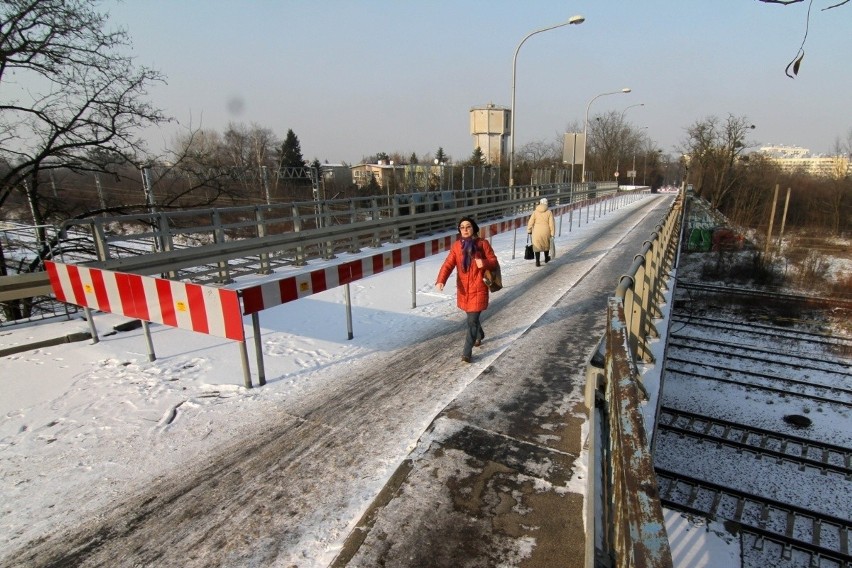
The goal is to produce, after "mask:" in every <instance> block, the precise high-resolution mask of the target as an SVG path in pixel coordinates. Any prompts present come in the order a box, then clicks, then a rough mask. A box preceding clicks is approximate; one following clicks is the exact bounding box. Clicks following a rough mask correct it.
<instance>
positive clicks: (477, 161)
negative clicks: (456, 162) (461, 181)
mask: <svg viewBox="0 0 852 568" xmlns="http://www.w3.org/2000/svg"><path fill="white" fill-rule="evenodd" d="M470 165H471V166H484V165H485V156H484V155H483V154H482V148H480V147H479V146H477V147H476V148H474V150H473V154H471V156H470Z"/></svg>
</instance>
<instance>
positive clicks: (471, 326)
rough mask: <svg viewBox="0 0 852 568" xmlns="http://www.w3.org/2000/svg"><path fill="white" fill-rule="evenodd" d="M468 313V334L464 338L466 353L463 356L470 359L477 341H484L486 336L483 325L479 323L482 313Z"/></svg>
mask: <svg viewBox="0 0 852 568" xmlns="http://www.w3.org/2000/svg"><path fill="white" fill-rule="evenodd" d="M466 313H467V333H466V334H465V338H464V351H463V352H462V355H464V356H465V357H468V358H469V357H470V356H471V355H472V354H473V344H474V343H475V342H476V340H477V339H482V337H483V336H484V335H485V334H484V333H483V332H482V325H480V323H479V315H480V314H481V313H482V312H466Z"/></svg>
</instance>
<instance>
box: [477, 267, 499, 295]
mask: <svg viewBox="0 0 852 568" xmlns="http://www.w3.org/2000/svg"><path fill="white" fill-rule="evenodd" d="M482 281H483V282H485V285H486V286H488V289H489V290H491V291H492V292H497V291H499V290H502V289H503V274H502V273H501V272H500V264H499V263H497V268H495V269H494V270H486V271H485V272H484V273H483V276H482Z"/></svg>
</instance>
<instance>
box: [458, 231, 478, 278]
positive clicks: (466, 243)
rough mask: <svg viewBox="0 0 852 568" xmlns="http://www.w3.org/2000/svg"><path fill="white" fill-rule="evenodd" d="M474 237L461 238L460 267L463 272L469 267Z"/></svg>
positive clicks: (474, 243) (473, 247)
mask: <svg viewBox="0 0 852 568" xmlns="http://www.w3.org/2000/svg"><path fill="white" fill-rule="evenodd" d="M475 241H476V239H474V238H472V237H471V238H468V239H462V240H461V242H462V269H463V270H464V272H467V270H468V269H469V268H470V262H471V261H472V260H473V251H474V249H475V248H476V246H475V245H476V242H475Z"/></svg>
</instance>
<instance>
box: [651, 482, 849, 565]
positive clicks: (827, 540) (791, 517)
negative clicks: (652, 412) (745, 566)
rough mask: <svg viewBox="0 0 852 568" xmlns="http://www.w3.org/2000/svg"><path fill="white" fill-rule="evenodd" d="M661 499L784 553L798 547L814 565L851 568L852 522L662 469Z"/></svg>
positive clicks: (669, 505) (791, 551) (666, 503)
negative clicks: (724, 523) (733, 525)
mask: <svg viewBox="0 0 852 568" xmlns="http://www.w3.org/2000/svg"><path fill="white" fill-rule="evenodd" d="M657 479H658V482H659V486H660V500H661V501H662V503H663V505H664V506H665V507H669V508H671V509H675V510H678V511H682V512H685V513H690V514H694V515H700V516H706V517H710V518H721V519H725V520H728V521H733V522H735V523H737V526H738V528H739V529H740V531H742V532H744V533H751V534H752V535H754V536H755V537H756V538H755V542H756V545H757V546H763V542H762V541H763V540H766V541H770V542H774V543H776V544H777V545H778V546H779V547H780V548H781V550H782V551H783V552H782V556H786V557H788V558H789V557H791V556H792V554H793V551H798V552H800V553H804V554H805V555H807V556H809V557H810V558H809V563H808V565H810V566H820V567H823V566H832V565H834V566H839V567H842V568H849V567H850V566H852V555H850V551H849V541H850V534H852V522H850V520H849V519H848V518H844V517H839V516H834V515H827V514H821V513H818V512H815V511H812V510H810V509H805V508H801V507H796V506H793V505H789V504H787V503H783V502H780V501H776V500H773V499H768V498H766V497H762V496H759V495H754V494H750V493H747V492H745V491H740V490H737V489H734V488H731V487H725V486H722V485H718V484H716V483H712V482H710V481H707V480H704V479H698V478H695V477H690V476H687V475H683V474H679V473H676V472H674V471H670V470H666V469H661V468H657Z"/></svg>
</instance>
